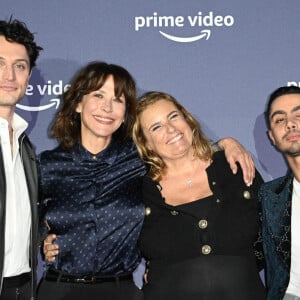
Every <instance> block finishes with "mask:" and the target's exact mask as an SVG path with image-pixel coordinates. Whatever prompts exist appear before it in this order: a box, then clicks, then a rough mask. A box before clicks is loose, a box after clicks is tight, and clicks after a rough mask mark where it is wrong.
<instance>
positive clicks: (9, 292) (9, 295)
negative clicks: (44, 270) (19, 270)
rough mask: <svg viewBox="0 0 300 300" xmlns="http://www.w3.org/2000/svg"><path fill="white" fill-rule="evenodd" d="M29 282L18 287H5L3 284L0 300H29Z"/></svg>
mask: <svg viewBox="0 0 300 300" xmlns="http://www.w3.org/2000/svg"><path fill="white" fill-rule="evenodd" d="M30 287H31V283H30V281H28V282H26V283H25V284H23V285H21V286H18V287H7V286H5V284H3V287H2V291H1V295H0V300H30V296H31V295H30V293H31V290H30Z"/></svg>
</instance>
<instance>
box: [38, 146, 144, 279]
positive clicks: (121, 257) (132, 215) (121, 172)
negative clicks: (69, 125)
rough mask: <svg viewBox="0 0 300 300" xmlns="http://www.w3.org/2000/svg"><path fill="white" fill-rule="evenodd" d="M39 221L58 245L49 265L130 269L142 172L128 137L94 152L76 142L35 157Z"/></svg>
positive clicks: (87, 270)
mask: <svg viewBox="0 0 300 300" xmlns="http://www.w3.org/2000/svg"><path fill="white" fill-rule="evenodd" d="M39 173H40V174H39V175H40V176H39V180H40V194H41V222H42V223H44V221H45V220H47V222H48V224H49V226H50V228H51V231H50V232H52V233H55V234H57V240H56V242H57V243H58V244H59V246H60V251H59V255H58V257H57V258H56V262H55V263H54V267H55V268H57V269H59V270H63V271H66V272H68V273H73V274H82V275H83V274H84V275H86V274H89V275H92V274H118V273H123V272H131V271H133V270H134V269H135V267H136V266H137V265H138V263H139V262H140V253H139V250H138V247H137V239H138V236H139V233H140V230H141V227H142V223H143V217H144V206H143V204H142V201H141V184H140V182H141V176H143V175H144V174H145V167H144V165H143V163H142V162H141V160H140V159H139V157H138V154H137V151H136V148H135V146H134V144H133V142H132V141H131V140H128V141H123V142H120V141H112V142H111V144H110V145H109V146H108V147H107V148H106V149H105V150H104V151H102V152H100V153H99V154H97V155H93V154H91V153H90V152H88V151H87V150H86V149H84V148H83V147H82V146H81V145H77V146H75V147H74V148H73V149H72V150H71V151H65V150H63V149H62V148H61V147H57V148H55V149H54V150H51V151H45V152H43V153H41V154H40V156H39Z"/></svg>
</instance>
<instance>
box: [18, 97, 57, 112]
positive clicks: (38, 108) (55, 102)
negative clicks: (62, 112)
mask: <svg viewBox="0 0 300 300" xmlns="http://www.w3.org/2000/svg"><path fill="white" fill-rule="evenodd" d="M50 102H52V103H49V104H46V105H42V106H27V105H22V104H17V107H18V108H19V109H22V110H27V111H42V110H46V109H49V108H51V107H54V106H55V109H57V108H58V106H59V104H60V99H59V98H53V99H50Z"/></svg>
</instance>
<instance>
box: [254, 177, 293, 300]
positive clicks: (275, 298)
mask: <svg viewBox="0 0 300 300" xmlns="http://www.w3.org/2000/svg"><path fill="white" fill-rule="evenodd" d="M292 189H293V175H292V174H288V175H287V176H284V177H281V178H278V179H275V180H273V181H270V182H267V183H265V184H263V185H262V187H261V189H260V191H259V199H260V201H261V205H262V212H261V219H262V238H263V248H264V255H265V264H266V270H265V272H266V284H267V288H268V298H267V299H268V300H281V299H282V298H283V297H284V294H285V291H286V289H287V287H288V284H289V279H290V265H291V199H292Z"/></svg>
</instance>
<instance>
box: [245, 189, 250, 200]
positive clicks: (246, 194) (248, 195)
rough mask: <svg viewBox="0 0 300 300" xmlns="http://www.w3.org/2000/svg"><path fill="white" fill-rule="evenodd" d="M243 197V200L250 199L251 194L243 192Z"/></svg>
mask: <svg viewBox="0 0 300 300" xmlns="http://www.w3.org/2000/svg"><path fill="white" fill-rule="evenodd" d="M243 196H244V198H245V199H250V198H251V194H250V192H249V191H244V193H243Z"/></svg>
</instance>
